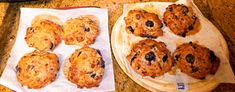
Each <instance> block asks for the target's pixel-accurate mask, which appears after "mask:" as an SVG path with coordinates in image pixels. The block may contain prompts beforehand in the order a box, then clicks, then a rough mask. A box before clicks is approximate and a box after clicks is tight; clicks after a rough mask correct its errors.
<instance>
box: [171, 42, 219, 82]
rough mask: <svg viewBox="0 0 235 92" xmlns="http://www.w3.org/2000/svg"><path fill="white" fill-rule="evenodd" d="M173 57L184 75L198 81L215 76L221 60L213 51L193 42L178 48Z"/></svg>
mask: <svg viewBox="0 0 235 92" xmlns="http://www.w3.org/2000/svg"><path fill="white" fill-rule="evenodd" d="M173 56H174V60H175V63H176V65H177V67H178V68H179V69H180V70H181V71H182V72H183V73H186V74H187V75H189V76H191V77H193V78H197V79H204V78H205V77H206V75H208V74H215V73H216V71H217V69H218V67H219V64H220V59H219V58H218V57H217V56H216V55H215V53H214V52H213V51H212V50H210V49H208V48H206V47H203V46H201V45H198V44H196V43H192V42H189V43H184V44H182V45H180V46H178V47H177V48H176V50H175V52H174V53H173Z"/></svg>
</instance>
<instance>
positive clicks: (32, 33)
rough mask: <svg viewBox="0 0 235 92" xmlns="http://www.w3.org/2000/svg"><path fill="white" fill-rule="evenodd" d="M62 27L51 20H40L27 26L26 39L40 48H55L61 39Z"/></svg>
mask: <svg viewBox="0 0 235 92" xmlns="http://www.w3.org/2000/svg"><path fill="white" fill-rule="evenodd" d="M62 31H63V29H62V27H61V26H60V25H58V24H56V23H54V22H52V21H50V20H40V21H39V20H38V21H37V22H36V23H33V24H32V25H31V27H28V28H27V31H26V35H25V41H26V43H27V44H28V46H29V47H34V48H36V49H38V50H53V49H54V48H55V47H56V46H57V45H58V44H59V43H60V41H61V37H60V35H61V32H62Z"/></svg>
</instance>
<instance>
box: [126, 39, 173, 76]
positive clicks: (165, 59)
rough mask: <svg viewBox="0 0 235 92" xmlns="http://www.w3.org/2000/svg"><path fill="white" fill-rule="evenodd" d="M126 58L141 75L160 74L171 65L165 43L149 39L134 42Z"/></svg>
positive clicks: (166, 70)
mask: <svg viewBox="0 0 235 92" xmlns="http://www.w3.org/2000/svg"><path fill="white" fill-rule="evenodd" d="M127 59H128V61H129V62H130V65H131V67H132V68H133V69H134V70H135V71H136V72H137V73H139V74H140V75H142V76H151V77H156V76H161V75H163V74H164V73H166V72H168V71H169V70H170V69H171V67H172V65H173V58H172V57H171V54H170V51H169V50H168V49H167V48H166V45H165V44H164V43H163V42H157V41H155V40H151V39H146V40H141V41H139V42H138V43H136V44H134V46H133V48H132V49H131V52H130V54H129V55H128V56H127Z"/></svg>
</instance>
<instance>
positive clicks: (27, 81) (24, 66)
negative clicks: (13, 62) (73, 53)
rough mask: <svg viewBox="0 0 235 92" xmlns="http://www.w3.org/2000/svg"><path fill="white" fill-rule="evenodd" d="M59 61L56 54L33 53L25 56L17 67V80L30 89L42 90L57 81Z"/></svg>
mask: <svg viewBox="0 0 235 92" xmlns="http://www.w3.org/2000/svg"><path fill="white" fill-rule="evenodd" d="M58 71H59V61H58V58H57V56H56V55H55V54H53V53H47V52H40V51H33V52H31V53H28V54H26V55H24V56H23V57H22V58H21V59H20V61H19V63H18V65H17V66H16V75H17V79H18V81H19V82H20V84H21V85H24V86H28V88H30V89H39V88H42V87H44V86H46V85H48V84H50V83H51V82H53V81H54V80H55V79H56V75H57V72H58Z"/></svg>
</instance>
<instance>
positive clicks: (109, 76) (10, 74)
mask: <svg viewBox="0 0 235 92" xmlns="http://www.w3.org/2000/svg"><path fill="white" fill-rule="evenodd" d="M20 12H21V14H20V23H19V29H18V32H17V37H16V41H15V44H14V46H13V48H12V50H11V53H10V58H9V59H8V61H7V65H6V68H5V69H4V71H3V73H2V76H1V78H0V84H2V85H4V86H6V87H8V88H10V89H13V90H15V91H16V92H78V91H79V92H80V91H83V92H84V91H85V92H94V91H95V92H104V91H114V90H115V84H114V74H113V64H112V57H111V50H110V43H109V31H108V10H107V9H100V8H78V9H68V10H56V9H39V8H21V11H20ZM41 14H48V15H53V16H56V17H58V18H59V19H60V20H61V21H62V23H65V22H66V20H68V19H71V18H76V17H79V16H80V15H94V16H96V17H97V18H98V19H99V21H100V25H99V28H100V34H99V35H98V37H97V38H96V41H95V43H94V44H92V45H90V47H92V48H95V49H99V50H100V51H101V53H102V56H103V60H104V61H105V72H104V76H103V79H102V81H101V83H100V85H99V87H93V88H89V89H86V88H85V89H80V88H77V86H76V85H75V84H73V83H71V82H70V81H68V80H67V78H65V76H64V74H63V71H62V64H63V62H64V61H65V59H66V58H68V57H69V56H70V55H71V54H72V53H73V52H74V51H75V50H76V49H79V48H81V47H80V46H75V45H65V43H64V41H62V42H61V43H60V44H59V45H58V46H57V47H56V48H55V49H54V51H53V53H55V54H56V55H57V56H58V57H59V61H60V70H59V72H58V74H57V78H56V80H55V81H54V82H52V83H50V84H48V85H47V86H45V87H44V88H41V89H28V88H27V87H25V86H24V87H22V86H21V85H20V83H19V82H18V81H17V79H16V72H15V66H16V65H17V63H18V61H19V60H20V58H21V57H22V56H23V55H24V54H25V53H29V52H31V51H33V50H34V49H33V48H29V47H28V46H27V44H26V42H25V40H24V37H25V34H26V28H27V27H29V26H30V25H31V22H32V20H33V19H34V17H35V16H37V15H41Z"/></svg>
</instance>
